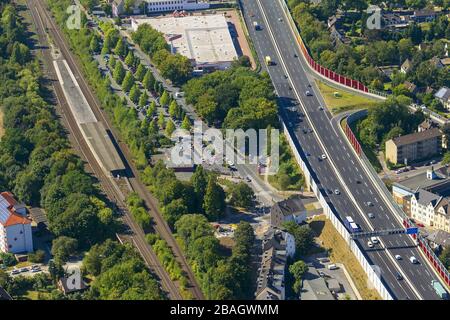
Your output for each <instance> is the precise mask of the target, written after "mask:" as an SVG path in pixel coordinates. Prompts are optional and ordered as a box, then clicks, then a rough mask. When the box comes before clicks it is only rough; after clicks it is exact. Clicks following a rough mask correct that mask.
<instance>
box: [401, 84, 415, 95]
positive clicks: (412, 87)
mask: <svg viewBox="0 0 450 320" xmlns="http://www.w3.org/2000/svg"><path fill="white" fill-rule="evenodd" d="M403 85H404V86H405V89H406V90H408V91H409V92H411V93H412V94H416V93H417V92H418V88H417V86H416V85H415V84H414V83H412V82H409V81H405V82H403Z"/></svg>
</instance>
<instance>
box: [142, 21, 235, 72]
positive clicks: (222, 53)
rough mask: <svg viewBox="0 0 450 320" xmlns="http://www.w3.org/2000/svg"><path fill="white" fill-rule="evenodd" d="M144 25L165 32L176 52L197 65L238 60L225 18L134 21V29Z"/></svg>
mask: <svg viewBox="0 0 450 320" xmlns="http://www.w3.org/2000/svg"><path fill="white" fill-rule="evenodd" d="M143 23H148V24H150V25H151V26H152V27H153V28H155V29H156V30H158V31H160V32H162V33H164V34H165V35H166V37H167V38H168V39H170V42H171V44H172V45H173V47H174V49H175V52H176V53H179V54H182V55H184V56H186V57H188V58H189V59H192V60H195V62H196V64H197V65H203V64H206V65H214V64H216V63H220V62H231V61H233V60H234V59H236V58H237V57H238V55H237V52H236V49H235V47H234V44H233V39H232V38H231V35H230V31H229V29H228V23H227V20H226V19H225V17H224V16H223V15H220V14H216V15H204V16H185V17H173V16H172V17H164V18H146V19H135V20H134V28H135V29H136V28H137V26H139V25H140V24H143Z"/></svg>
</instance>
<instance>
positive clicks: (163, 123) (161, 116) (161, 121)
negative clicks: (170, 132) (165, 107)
mask: <svg viewBox="0 0 450 320" xmlns="http://www.w3.org/2000/svg"><path fill="white" fill-rule="evenodd" d="M158 126H159V127H160V128H161V129H164V128H165V127H166V118H165V117H164V113H163V112H162V111H161V112H160V113H159V115H158Z"/></svg>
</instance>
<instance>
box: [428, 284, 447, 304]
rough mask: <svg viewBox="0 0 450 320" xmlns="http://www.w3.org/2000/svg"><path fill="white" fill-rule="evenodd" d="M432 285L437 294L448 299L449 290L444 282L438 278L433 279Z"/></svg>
mask: <svg viewBox="0 0 450 320" xmlns="http://www.w3.org/2000/svg"><path fill="white" fill-rule="evenodd" d="M431 286H432V287H433V289H434V291H436V293H437V295H438V296H439V297H440V298H441V299H444V300H447V299H448V292H447V291H446V290H445V289H444V287H443V286H442V284H441V283H440V282H439V281H437V280H431Z"/></svg>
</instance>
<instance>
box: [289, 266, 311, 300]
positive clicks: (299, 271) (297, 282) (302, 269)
mask: <svg viewBox="0 0 450 320" xmlns="http://www.w3.org/2000/svg"><path fill="white" fill-rule="evenodd" d="M307 271H308V266H307V265H306V263H305V262H303V261H302V260H298V261H296V262H294V263H293V264H291V265H290V266H289V272H290V273H291V275H292V276H293V278H294V284H293V286H292V289H293V290H294V292H295V293H296V294H297V295H298V294H300V290H301V281H302V278H303V275H304V274H305V273H306V272H307Z"/></svg>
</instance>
